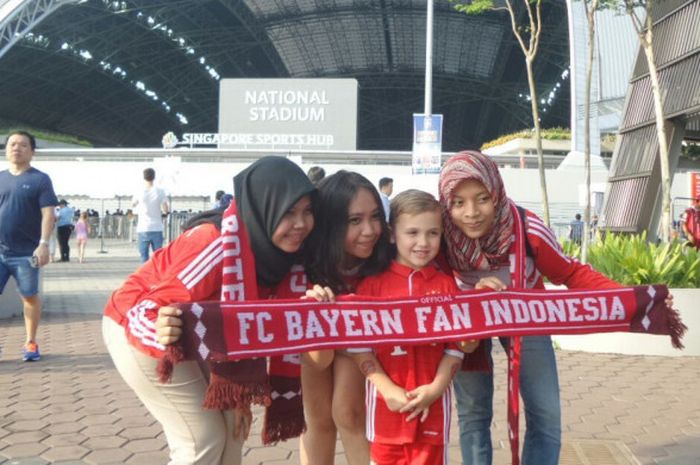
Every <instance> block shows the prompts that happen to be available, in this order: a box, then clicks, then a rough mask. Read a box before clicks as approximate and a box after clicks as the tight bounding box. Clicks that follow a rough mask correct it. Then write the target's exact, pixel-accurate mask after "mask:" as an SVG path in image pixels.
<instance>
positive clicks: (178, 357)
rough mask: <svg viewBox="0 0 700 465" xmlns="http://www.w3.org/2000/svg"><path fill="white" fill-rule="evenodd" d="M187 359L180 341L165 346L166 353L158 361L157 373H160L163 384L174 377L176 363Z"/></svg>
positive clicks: (159, 377) (159, 379) (159, 376)
mask: <svg viewBox="0 0 700 465" xmlns="http://www.w3.org/2000/svg"><path fill="white" fill-rule="evenodd" d="M184 359H185V352H184V350H183V348H182V345H181V344H179V343H177V342H176V343H173V344H170V345H168V346H167V347H166V348H165V354H163V356H162V357H161V358H160V360H159V361H158V365H157V366H156V373H157V374H158V381H160V382H161V383H162V384H165V383H169V382H170V380H171V379H172V377H173V369H174V368H175V365H176V364H178V363H180V362H181V361H183V360H184Z"/></svg>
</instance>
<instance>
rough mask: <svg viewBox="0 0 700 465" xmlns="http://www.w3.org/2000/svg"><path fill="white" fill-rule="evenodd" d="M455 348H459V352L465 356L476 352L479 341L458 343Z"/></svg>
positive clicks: (471, 340)
mask: <svg viewBox="0 0 700 465" xmlns="http://www.w3.org/2000/svg"><path fill="white" fill-rule="evenodd" d="M457 347H459V350H461V351H462V352H464V353H465V354H471V353H472V352H474V351H475V350H476V348H477V347H479V340H478V339H469V340H468V341H459V342H458V343H457Z"/></svg>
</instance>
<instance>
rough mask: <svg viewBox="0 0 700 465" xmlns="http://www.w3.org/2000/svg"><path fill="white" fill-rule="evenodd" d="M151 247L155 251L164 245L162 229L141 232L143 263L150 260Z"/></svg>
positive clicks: (140, 251)
mask: <svg viewBox="0 0 700 465" xmlns="http://www.w3.org/2000/svg"><path fill="white" fill-rule="evenodd" d="M149 247H150V248H151V249H152V250H153V251H154V252H155V251H156V250H158V249H160V248H161V247H163V232H162V231H146V232H140V233H139V254H141V263H144V262H147V261H148V255H149Z"/></svg>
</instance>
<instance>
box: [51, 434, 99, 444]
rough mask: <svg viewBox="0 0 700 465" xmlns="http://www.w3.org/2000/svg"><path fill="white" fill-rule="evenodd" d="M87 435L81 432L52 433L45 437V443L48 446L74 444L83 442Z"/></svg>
mask: <svg viewBox="0 0 700 465" xmlns="http://www.w3.org/2000/svg"><path fill="white" fill-rule="evenodd" d="M87 439H88V438H87V436H85V435H82V434H80V433H64V434H52V435H51V436H48V437H47V438H46V439H44V441H43V442H44V444H46V445H47V446H52V447H57V446H74V445H78V444H82V443H83V442H85V441H86V440H87Z"/></svg>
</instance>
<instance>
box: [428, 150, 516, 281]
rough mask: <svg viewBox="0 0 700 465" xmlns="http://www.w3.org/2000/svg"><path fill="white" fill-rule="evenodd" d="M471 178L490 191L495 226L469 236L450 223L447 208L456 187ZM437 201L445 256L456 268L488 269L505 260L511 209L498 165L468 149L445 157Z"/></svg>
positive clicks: (509, 232) (481, 154)
mask: <svg viewBox="0 0 700 465" xmlns="http://www.w3.org/2000/svg"><path fill="white" fill-rule="evenodd" d="M469 179H473V180H476V181H479V182H480V183H482V184H483V185H484V186H485V187H486V189H487V190H488V191H489V192H490V193H491V198H492V199H493V202H494V207H495V209H496V218H495V220H494V225H493V227H492V229H491V231H489V232H488V233H487V234H486V235H484V236H483V237H481V238H479V239H470V238H469V237H467V236H466V235H465V234H464V233H463V232H462V230H461V229H459V228H458V227H457V226H455V224H454V223H453V222H452V217H451V215H450V208H451V205H452V196H453V193H454V191H455V189H456V188H457V186H458V185H459V184H460V183H461V182H463V181H466V180H469ZM439 188H440V204H441V206H442V224H443V228H444V230H445V241H446V244H447V258H448V260H449V263H450V266H452V269H454V270H456V271H469V270H474V269H476V270H490V269H493V268H495V267H497V266H502V265H505V264H507V263H508V251H509V250H510V246H511V244H512V243H513V240H514V238H513V212H512V210H511V203H512V202H511V200H510V199H509V198H508V197H507V196H506V190H505V188H504V187H503V179H502V178H501V174H500V173H499V172H498V166H496V164H495V163H494V162H493V161H492V160H491V159H490V158H489V157H488V156H486V155H484V154H483V153H481V152H477V151H472V150H467V151H464V152H459V153H458V154H456V155H454V156H453V157H452V158H450V159H449V160H447V162H446V163H445V166H444V167H443V168H442V171H441V172H440V183H439Z"/></svg>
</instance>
